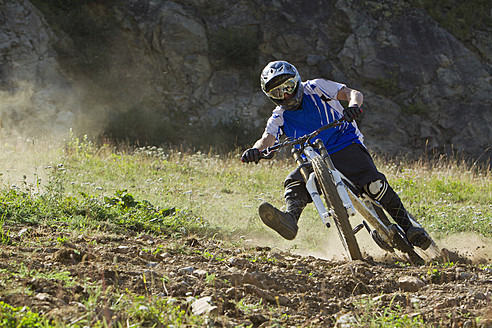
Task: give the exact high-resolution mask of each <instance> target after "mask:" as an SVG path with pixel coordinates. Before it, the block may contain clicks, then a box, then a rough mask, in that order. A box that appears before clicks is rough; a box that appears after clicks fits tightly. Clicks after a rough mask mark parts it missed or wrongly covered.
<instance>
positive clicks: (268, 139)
mask: <svg viewBox="0 0 492 328" xmlns="http://www.w3.org/2000/svg"><path fill="white" fill-rule="evenodd" d="M275 140H276V138H275V136H273V135H271V134H267V133H265V134H264V135H263V136H262V137H261V138H260V139H258V140H257V141H256V142H255V144H254V145H253V148H257V149H259V150H260V151H261V150H263V149H266V148H268V147H271V146H273V145H274V144H275Z"/></svg>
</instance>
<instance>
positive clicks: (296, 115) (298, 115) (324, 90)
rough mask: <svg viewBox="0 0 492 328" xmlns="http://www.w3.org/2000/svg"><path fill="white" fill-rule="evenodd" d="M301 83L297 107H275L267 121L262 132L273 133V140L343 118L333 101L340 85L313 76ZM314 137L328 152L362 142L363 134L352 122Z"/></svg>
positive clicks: (291, 135) (335, 101)
mask: <svg viewBox="0 0 492 328" xmlns="http://www.w3.org/2000/svg"><path fill="white" fill-rule="evenodd" d="M302 85H303V87H304V96H303V100H302V103H301V105H300V107H299V108H298V109H297V110H295V111H289V110H284V109H282V107H281V106H277V107H276V108H275V109H274V110H273V112H272V115H271V116H270V118H269V119H268V121H267V125H266V128H265V132H264V135H265V134H270V135H273V136H275V137H276V138H277V140H278V139H279V138H280V137H281V136H282V135H286V136H287V137H293V138H298V137H302V136H304V135H306V134H309V133H311V132H313V131H314V130H316V129H318V128H320V127H322V126H323V125H326V124H329V123H331V122H333V121H335V120H337V119H339V118H341V117H343V106H342V105H341V104H340V102H339V101H338V100H337V93H338V91H339V90H340V89H341V88H342V87H344V86H345V85H344V84H341V83H337V82H333V81H329V80H324V79H315V80H308V81H306V82H302ZM316 139H321V140H322V141H323V143H324V144H325V147H326V149H327V150H328V153H330V154H332V153H334V152H337V151H339V150H341V149H343V148H345V147H347V146H349V145H350V144H352V143H359V144H361V145H364V137H363V135H362V133H361V132H360V131H359V129H358V128H357V124H356V123H355V121H354V122H352V123H347V122H345V123H344V124H342V125H341V126H339V127H336V128H331V129H328V130H324V131H322V132H321V133H320V134H319V135H318V136H317V137H316Z"/></svg>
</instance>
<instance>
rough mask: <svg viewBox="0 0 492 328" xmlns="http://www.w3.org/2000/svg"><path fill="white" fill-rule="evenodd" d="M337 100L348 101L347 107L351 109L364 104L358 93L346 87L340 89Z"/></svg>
mask: <svg viewBox="0 0 492 328" xmlns="http://www.w3.org/2000/svg"><path fill="white" fill-rule="evenodd" d="M337 100H346V101H348V107H353V106H355V105H357V106H358V107H360V106H362V103H363V102H364V96H363V95H362V92H360V91H357V90H355V89H350V88H348V87H342V88H341V89H340V90H339V91H338V93H337Z"/></svg>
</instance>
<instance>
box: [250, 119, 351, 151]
mask: <svg viewBox="0 0 492 328" xmlns="http://www.w3.org/2000/svg"><path fill="white" fill-rule="evenodd" d="M343 123H345V118H343V117H342V118H340V119H338V120H335V121H333V122H331V123H329V124H326V125H323V126H322V127H320V128H319V129H317V130H314V131H313V132H311V133H309V134H306V135H304V136H302V137H299V138H297V139H296V138H291V137H289V138H287V139H285V141H283V142H279V143H277V144H275V145H273V146H271V147H267V148H266V149H263V150H262V151H260V159H271V158H272V157H273V156H274V155H275V153H276V152H278V151H279V150H280V148H283V147H289V146H295V145H301V144H308V143H309V142H310V141H311V139H313V138H314V137H316V136H317V135H318V134H319V133H320V132H321V131H324V130H327V129H331V128H334V127H337V126H340V125H342V124H343Z"/></svg>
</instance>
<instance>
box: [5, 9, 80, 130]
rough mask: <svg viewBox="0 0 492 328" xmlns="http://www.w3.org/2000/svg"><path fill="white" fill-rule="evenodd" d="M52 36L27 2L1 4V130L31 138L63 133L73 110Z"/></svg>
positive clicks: (75, 110)
mask: <svg viewBox="0 0 492 328" xmlns="http://www.w3.org/2000/svg"><path fill="white" fill-rule="evenodd" d="M55 41H56V36H55V35H54V33H53V32H52V30H51V29H50V27H49V26H48V24H47V23H46V22H45V20H44V19H43V17H42V15H41V13H40V12H39V11H38V10H37V9H36V8H35V7H33V6H32V5H31V4H30V3H29V1H24V0H20V1H17V0H15V1H8V0H5V1H4V0H1V1H0V56H1V58H2V60H1V62H0V122H1V125H2V132H6V133H11V132H15V131H20V130H23V131H27V133H28V135H29V136H33V135H36V134H39V133H43V132H46V131H50V132H53V131H58V130H60V131H61V130H66V129H67V127H70V126H71V125H73V124H74V122H75V118H76V114H77V108H76V107H75V106H74V104H73V102H72V100H73V98H68V97H66V94H65V93H66V91H67V90H68V89H69V88H70V85H69V83H68V80H67V79H66V78H65V77H64V75H63V72H62V70H61V68H60V66H59V64H58V62H57V54H56V53H55V52H54V51H53V49H52V45H53V44H54V42H55Z"/></svg>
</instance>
